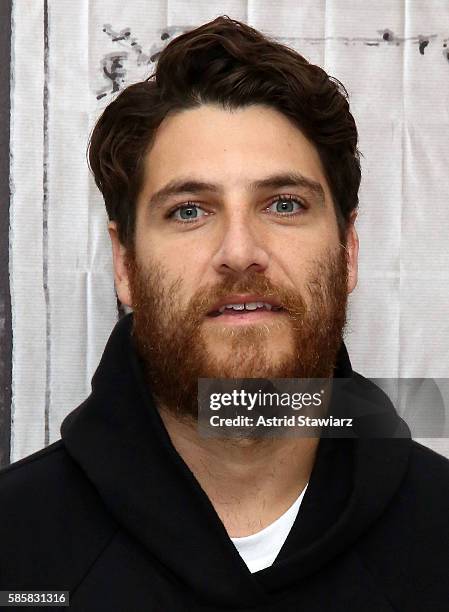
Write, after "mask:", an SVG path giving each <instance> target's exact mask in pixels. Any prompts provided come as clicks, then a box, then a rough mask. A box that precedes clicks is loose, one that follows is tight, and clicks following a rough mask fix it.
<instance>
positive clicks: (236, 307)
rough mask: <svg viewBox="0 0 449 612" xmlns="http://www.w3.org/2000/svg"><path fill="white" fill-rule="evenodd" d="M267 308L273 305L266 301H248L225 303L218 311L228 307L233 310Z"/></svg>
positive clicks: (221, 311)
mask: <svg viewBox="0 0 449 612" xmlns="http://www.w3.org/2000/svg"><path fill="white" fill-rule="evenodd" d="M264 307H265V308H266V309H267V310H271V309H272V308H273V306H272V305H271V304H267V303H266V302H246V303H245V304H225V305H224V306H221V308H219V309H218V312H220V313H223V312H224V311H225V310H227V309H232V310H257V308H264Z"/></svg>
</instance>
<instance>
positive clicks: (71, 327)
mask: <svg viewBox="0 0 449 612" xmlns="http://www.w3.org/2000/svg"><path fill="white" fill-rule="evenodd" d="M220 14H227V15H229V16H230V17H232V18H234V19H238V20H241V21H244V22H246V23H248V24H250V25H251V26H253V27H255V28H257V29H259V30H260V31H262V32H263V33H265V34H268V35H270V36H272V37H274V38H276V39H277V40H278V41H280V42H283V43H285V44H287V45H289V46H291V47H293V48H295V49H296V50H298V51H299V52H300V53H301V54H302V55H304V56H305V57H306V58H307V59H308V60H309V61H312V62H314V63H317V64H319V65H320V66H322V67H323V68H324V69H325V70H326V71H327V72H328V73H329V74H331V75H332V76H335V77H337V78H339V79H340V80H341V81H342V82H343V84H344V85H345V86H346V87H347V89H348V91H349V94H350V103H351V108H352V112H353V114H354V116H355V119H356V121H357V124H358V127H359V133H360V149H361V151H362V153H363V155H364V157H363V160H362V173H363V178H362V186H361V193H360V213H359V217H358V221H357V229H358V232H359V237H360V268H359V284H358V287H357V289H356V290H355V291H354V293H353V294H352V295H351V297H350V312H349V326H348V333H347V336H346V344H347V347H348V350H349V354H350V357H351V361H352V364H353V367H354V369H355V370H357V371H359V372H360V373H361V374H363V375H365V376H369V377H379V378H381V377H383V378H387V377H395V378H396V377H399V378H408V377H439V378H448V377H449V241H448V233H449V231H448V228H449V178H448V142H449V140H448V133H449V107H448V103H449V47H448V45H449V3H448V2H447V1H446V0H416V1H414V2H405V1H404V2H400V1H395V2H392V1H391V0H380V1H379V0H378V1H377V2H375V3H368V2H366V1H364V0H346V1H345V0H302V1H301V2H299V1H293V0H284V1H280V2H279V1H278V2H262V1H259V2H257V1H251V0H247V1H246V2H245V1H243V0H219V1H215V0H207V1H197V0H196V1H195V0H193V1H189V2H186V1H183V0H164V1H163V0H146V1H142V0H128V1H127V2H126V3H124V2H123V1H122V0H102V1H89V0H78V1H77V2H73V1H71V0H47V1H45V0H32V1H31V2H25V0H17V1H16V2H14V6H13V24H12V31H13V34H12V36H13V39H12V48H13V55H12V83H11V85H12V89H11V91H12V99H11V109H12V110H11V175H12V191H13V195H12V201H11V206H10V210H11V216H10V283H11V300H12V315H13V385H12V393H13V403H12V424H13V427H12V450H11V460H12V461H15V460H17V459H20V458H21V457H23V456H25V455H28V454H29V453H31V452H33V451H35V450H37V449H39V448H42V447H43V446H44V445H45V444H47V443H49V442H52V441H54V440H56V439H57V438H58V437H59V427H60V423H61V421H62V419H63V418H64V416H65V415H66V414H67V413H68V412H70V411H71V410H72V409H73V408H75V407H76V406H77V405H78V404H79V403H80V402H81V401H82V400H83V399H84V398H85V397H86V396H87V394H88V393H89V391H90V379H91V376H92V374H93V372H94V370H95V368H96V366H97V364H98V361H99V358H100V356H101V353H102V351H103V348H104V345H105V343H106V340H107V338H108V336H109V334H110V332H111V330H112V328H113V326H114V324H115V322H116V321H117V319H118V313H117V307H116V299H115V293H114V284H113V273H112V258H111V252H110V246H109V242H108V241H109V237H108V234H107V229H106V224H107V218H106V213H105V210H104V204H103V201H102V199H101V196H100V194H99V193H98V192H97V190H96V187H95V185H94V182H93V179H92V178H91V177H90V175H89V173H88V169H87V164H86V159H85V151H86V145H87V139H88V136H89V133H90V130H91V129H92V127H93V124H94V122H95V119H96V118H97V117H98V115H99V113H100V112H101V110H102V109H103V108H104V107H105V106H106V105H107V104H108V103H109V102H110V101H111V100H112V98H113V96H114V95H115V93H114V92H115V91H118V90H119V89H121V88H123V87H124V86H125V85H127V84H130V83H132V82H135V81H138V80H142V79H144V78H146V77H147V76H148V75H149V74H150V73H151V72H153V70H154V66H155V65H154V61H155V60H156V58H157V53H158V52H159V51H160V50H161V49H162V48H163V47H164V46H165V44H166V43H167V42H168V41H169V40H171V39H172V38H173V37H175V36H177V35H178V34H180V33H182V32H184V31H185V30H186V29H189V28H192V27H195V26H198V25H200V24H202V23H204V22H206V21H209V20H211V19H213V18H214V17H216V16H218V15H220ZM421 441H423V442H424V443H426V444H427V445H429V446H431V447H433V448H435V449H436V450H438V451H439V452H441V453H443V454H445V455H447V456H449V439H426V440H421Z"/></svg>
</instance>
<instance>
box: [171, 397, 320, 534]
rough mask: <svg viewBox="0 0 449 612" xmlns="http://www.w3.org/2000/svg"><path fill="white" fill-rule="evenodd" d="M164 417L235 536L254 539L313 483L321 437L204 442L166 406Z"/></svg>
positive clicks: (181, 452)
mask: <svg viewBox="0 0 449 612" xmlns="http://www.w3.org/2000/svg"><path fill="white" fill-rule="evenodd" d="M159 413H160V415H161V418H162V420H163V422H164V425H165V427H166V429H167V432H168V434H169V436H170V439H171V441H172V444H173V446H174V447H175V449H176V450H177V452H178V453H179V455H180V456H181V457H182V459H183V460H184V462H185V463H186V464H187V466H188V467H189V469H190V470H191V472H192V473H193V475H194V476H195V478H196V479H197V480H198V482H199V484H200V486H201V487H202V489H203V490H204V491H205V493H206V495H207V496H208V497H209V499H210V501H211V503H212V505H213V506H214V508H215V511H216V512H217V514H218V516H219V517H220V519H221V521H222V522H223V524H224V526H225V529H226V531H227V532H228V534H229V536H230V537H242V536H247V535H252V534H253V533H257V532H258V531H260V530H262V529H264V528H265V527H267V526H268V525H270V524H271V523H272V522H274V521H275V520H276V519H277V518H279V516H281V515H282V514H283V513H284V512H285V511H286V510H288V508H289V507H290V506H291V505H292V504H293V503H294V501H295V500H296V499H297V498H298V497H299V495H300V493H301V491H302V490H303V489H304V487H305V486H306V484H307V482H308V480H309V478H310V473H311V471H312V468H313V464H314V460H315V454H316V449H317V446H318V442H319V438H270V439H268V438H267V439H259V440H220V439H210V438H201V437H200V436H199V435H198V432H197V428H196V424H195V423H193V422H189V423H188V422H185V421H180V420H179V419H177V418H176V416H174V415H173V413H171V412H170V411H168V410H166V409H164V408H161V407H160V408H159Z"/></svg>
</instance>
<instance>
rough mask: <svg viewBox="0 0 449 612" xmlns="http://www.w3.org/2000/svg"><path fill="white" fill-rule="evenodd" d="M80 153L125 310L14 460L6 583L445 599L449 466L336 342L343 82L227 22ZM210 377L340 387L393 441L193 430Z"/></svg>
mask: <svg viewBox="0 0 449 612" xmlns="http://www.w3.org/2000/svg"><path fill="white" fill-rule="evenodd" d="M89 159H90V164H91V168H92V170H93V173H94V176H95V180H96V182H97V185H98V187H99V188H100V190H101V192H102V194H103V196H104V199H105V203H106V207H107V210H108V214H109V218H110V222H109V233H110V237H111V241H112V249H113V258H114V270H115V285H116V290H117V294H118V297H119V299H120V301H121V302H122V303H123V304H125V305H127V306H130V307H131V308H132V309H133V314H129V315H126V316H125V317H123V318H122V319H121V320H120V322H119V323H118V324H117V326H116V328H115V329H114V330H113V332H112V335H111V337H110V340H109V342H108V344H107V346H106V349H105V352H104V355H103V358H102V360H101V363H100V365H99V367H98V369H97V372H96V373H95V376H94V378H93V381H92V394H91V395H90V396H89V398H87V400H86V401H85V402H84V403H83V404H81V406H79V407H78V408H77V409H76V410H75V411H73V412H72V413H71V414H70V415H69V416H68V417H67V418H66V419H65V421H64V422H63V424H62V428H61V436H62V439H61V440H60V441H58V442H56V443H55V444H52V445H50V446H49V447H47V448H46V449H44V450H42V451H40V452H39V453H35V454H34V455H32V456H31V457H29V458H27V459H25V460H22V461H20V462H18V463H16V464H14V465H12V466H11V467H10V468H8V469H7V470H4V471H3V473H2V474H1V477H0V491H1V499H2V504H1V511H0V512H1V521H0V525H1V529H2V532H1V540H0V541H1V542H2V554H1V560H0V587H1V589H3V590H16V591H20V590H26V589H27V590H49V589H53V590H67V591H69V592H70V605H71V608H72V609H74V610H83V611H84V610H95V611H99V610H108V611H115V610H132V611H140V610H142V611H143V610H146V611H148V610H154V611H156V610H157V611H164V612H172V611H177V610H261V611H262V610H264V611H268V610H291V611H293V610H308V611H309V612H310V611H312V610H345V611H358V612H359V611H362V610H363V611H364V612H370V611H372V612H387V611H390V612H391V611H393V610H401V612H407V611H410V612H411V611H413V612H416V611H418V610H420V611H426V612H428V611H430V610H432V611H433V612H435V611H436V610H447V609H448V606H449V588H448V586H447V584H448V581H447V578H448V570H449V546H448V545H449V461H447V460H446V459H445V458H443V457H441V456H439V455H437V454H436V453H434V452H433V451H431V450H429V449H427V448H425V447H423V446H421V445H419V444H417V443H415V442H413V441H411V439H410V436H409V433H408V434H406V435H405V436H404V424H403V422H401V421H400V419H399V418H398V416H397V415H396V413H395V412H394V409H393V407H392V406H391V404H388V402H385V401H384V400H385V398H383V399H379V398H380V397H381V395H382V394H381V393H379V390H378V389H377V388H375V387H374V385H372V383H370V382H369V381H367V380H366V379H364V378H363V377H362V376H360V375H359V374H357V373H356V372H353V370H352V368H351V364H350V361H349V357H348V354H347V351H346V348H345V346H344V342H343V332H344V327H345V318H346V306H347V297H348V294H349V293H350V292H351V291H352V290H353V289H354V287H355V286H356V283H357V258H358V237H357V233H356V230H355V219H356V214H357V205H358V197H357V194H358V188H359V184H360V165H359V156H358V151H357V130H356V126H355V123H354V119H353V117H352V115H351V113H350V111H349V106H348V103H347V98H346V95H345V90H344V88H343V87H342V86H341V84H340V83H339V82H337V81H335V80H333V79H331V78H329V77H328V76H327V75H326V74H325V73H324V72H323V70H321V69H320V68H318V67H317V66H313V65H311V64H309V63H308V62H307V61H306V60H305V59H304V58H302V57H301V56H300V55H298V54H297V53H296V52H294V51H293V50H291V49H288V48H286V47H283V46H282V45H279V44H277V43H276V42H274V41H270V40H268V39H267V38H265V37H264V36H262V35H261V34H260V33H258V32H257V31H255V30H253V29H252V28H250V27H248V26H247V25H245V24H242V23H240V22H237V21H234V20H231V19H229V18H227V17H220V18H217V19H216V20H214V21H212V22H210V23H208V24H205V25H203V26H202V27H200V28H197V29H196V30H193V31H190V32H188V33H186V34H184V35H182V36H180V37H178V38H177V39H175V40H174V41H172V42H171V43H170V44H169V45H168V46H167V47H166V49H165V50H164V51H163V52H162V54H161V56H160V58H159V61H158V66H157V71H156V75H155V78H150V79H149V80H148V81H145V82H143V83H137V84H135V85H132V86H131V87H129V88H127V89H126V90H125V91H123V92H122V93H121V94H120V95H119V96H118V97H117V98H116V100H115V101H114V102H112V104H110V105H109V107H108V108H106V110H105V111H104V113H103V115H102V116H101V118H100V120H99V122H98V124H97V125H96V127H95V129H94V132H93V134H92V138H91V143H90V151H89ZM199 378H212V379H213V378H220V379H231V378H264V379H268V378H270V379H271V378H273V379H274V378H276V379H282V378H284V379H290V378H324V379H329V380H330V379H333V380H335V381H337V380H338V379H341V378H345V379H349V380H350V384H349V386H348V388H347V389H348V392H347V394H346V395H342V396H339V397H340V398H341V397H344V401H343V402H342V401H340V407H341V406H342V405H343V406H344V409H345V410H346V411H347V412H348V414H349V413H350V414H353V415H354V416H355V417H357V416H360V415H361V414H362V413H363V410H364V409H365V407H366V406H367V405H369V406H371V407H373V406H374V408H375V412H376V411H378V413H379V415H383V416H382V418H383V417H385V418H386V422H388V423H389V425H388V426H389V427H390V425H391V426H392V427H393V429H391V431H393V430H394V431H396V430H397V427H399V430H401V431H402V435H401V437H400V438H398V437H392V436H389V437H387V436H382V437H372V436H369V435H368V436H366V435H358V434H357V431H358V432H359V434H360V433H361V432H362V429H360V430H357V431H356V434H357V435H352V436H348V437H345V436H343V437H338V438H337V437H333V436H330V437H327V436H324V435H322V436H310V437H309V436H302V437H300V436H277V437H269V438H263V439H262V438H257V437H251V436H248V437H243V438H241V439H238V440H236V439H219V438H211V437H202V436H201V435H200V434H199V431H198V428H197V419H198V379H199ZM335 397H337V392H335ZM376 398H377V399H376ZM385 406H387V408H385ZM337 408H338V407H337ZM374 416H375V417H376V419H377V416H376V415H374ZM369 423H373V424H375V423H377V421H372V420H371V421H369ZM370 427H371V426H370ZM406 429H407V428H405V430H406ZM373 431H374V430H372V429H371V434H373ZM385 431H386V430H385ZM388 431H390V429H389V430H388ZM365 433H366V428H365Z"/></svg>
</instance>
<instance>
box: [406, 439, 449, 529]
mask: <svg viewBox="0 0 449 612" xmlns="http://www.w3.org/2000/svg"><path fill="white" fill-rule="evenodd" d="M408 479H409V481H410V482H411V483H416V485H417V486H419V487H420V488H422V489H423V492H427V493H430V492H431V491H435V492H438V493H439V495H441V494H445V495H446V499H449V459H448V458H447V457H444V456H443V455H440V454H439V453H437V452H435V451H434V450H432V449H431V448H429V447H427V446H424V445H423V444H421V443H419V442H417V441H416V440H413V441H412V445H411V452H410V462H409V470H408ZM448 518H449V517H448Z"/></svg>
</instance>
